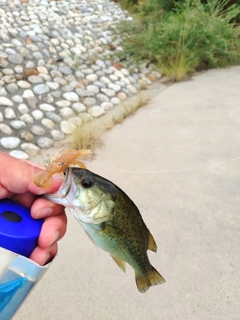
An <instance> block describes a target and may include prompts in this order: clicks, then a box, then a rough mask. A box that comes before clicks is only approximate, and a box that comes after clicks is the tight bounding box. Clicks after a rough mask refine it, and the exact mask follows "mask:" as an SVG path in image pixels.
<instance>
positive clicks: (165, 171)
mask: <svg viewBox="0 0 240 320" xmlns="http://www.w3.org/2000/svg"><path fill="white" fill-rule="evenodd" d="M237 160H240V157H237V158H232V159H228V160H223V161H219V162H215V163H212V164H208V165H201V166H196V167H187V168H176V169H167V170H131V169H124V168H116V167H111V166H107V165H104V164H98V166H99V167H102V168H107V169H110V170H115V171H121V172H131V173H169V172H179V171H190V170H198V169H205V168H207V167H212V166H219V165H223V164H227V163H230V162H234V161H237ZM84 162H85V163H92V162H90V161H86V160H85V161H84Z"/></svg>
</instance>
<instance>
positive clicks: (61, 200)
mask: <svg viewBox="0 0 240 320" xmlns="http://www.w3.org/2000/svg"><path fill="white" fill-rule="evenodd" d="M76 189H77V187H76V185H75V183H74V179H73V172H72V168H67V170H66V171H65V179H64V180H63V183H62V184H61V186H60V188H59V189H58V191H57V192H55V193H52V194H45V198H47V199H48V200H50V201H52V202H54V203H58V204H61V205H64V206H70V205H71V203H72V202H73V199H74V196H75V194H76Z"/></svg>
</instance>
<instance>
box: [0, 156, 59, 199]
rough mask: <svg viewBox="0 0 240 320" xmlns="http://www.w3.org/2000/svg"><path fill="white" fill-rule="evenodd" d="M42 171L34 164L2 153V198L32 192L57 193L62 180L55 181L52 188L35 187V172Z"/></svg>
mask: <svg viewBox="0 0 240 320" xmlns="http://www.w3.org/2000/svg"><path fill="white" fill-rule="evenodd" d="M40 170H41V169H40V168H39V167H37V166H36V165H34V164H30V163H29V162H26V161H24V160H20V159H16V158H14V157H12V156H10V155H8V154H6V153H3V152H1V153H0V173H1V174H0V197H1V198H3V197H9V196H11V195H12V194H23V193H27V192H31V193H33V194H35V195H41V194H44V193H51V192H54V191H56V190H57V189H58V188H59V186H60V184H61V181H60V180H55V179H53V183H52V186H51V187H50V188H48V189H43V188H40V187H38V186H36V185H35V183H34V181H33V178H32V177H33V174H34V172H37V171H40Z"/></svg>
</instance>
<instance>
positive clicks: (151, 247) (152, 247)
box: [148, 230, 157, 252]
mask: <svg viewBox="0 0 240 320" xmlns="http://www.w3.org/2000/svg"><path fill="white" fill-rule="evenodd" d="M148 249H149V250H151V251H153V252H157V244H156V242H155V240H154V238H153V236H152V234H151V233H150V231H149V230H148Z"/></svg>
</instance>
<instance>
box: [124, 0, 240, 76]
mask: <svg viewBox="0 0 240 320" xmlns="http://www.w3.org/2000/svg"><path fill="white" fill-rule="evenodd" d="M228 3H229V1H228V0H206V1H205V3H202V1H201V0H186V1H179V2H177V1H175V2H174V9H173V10H172V11H167V10H164V8H163V6H162V0H145V1H143V3H142V4H140V5H139V7H138V11H137V12H138V14H137V18H135V19H134V21H133V22H129V21H128V22H126V21H125V22H124V24H123V23H122V24H120V25H119V30H120V31H121V34H122V35H123V37H124V41H123V44H122V46H123V48H124V54H125V56H127V57H129V59H133V60H135V61H141V60H142V59H149V60H151V61H153V62H154V63H156V64H157V66H158V67H159V68H160V69H161V70H162V71H163V73H164V74H165V75H167V76H168V77H169V78H170V79H172V80H176V81H178V80H181V79H183V78H185V77H186V76H187V75H189V74H191V73H193V72H194V71H195V70H198V69H203V68H204V69H207V68H216V67H225V66H229V65H234V64H237V63H239V62H240V41H239V36H240V29H239V28H236V26H235V24H234V21H235V18H236V17H237V16H238V15H239V13H240V6H239V5H238V6H237V5H228Z"/></svg>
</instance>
